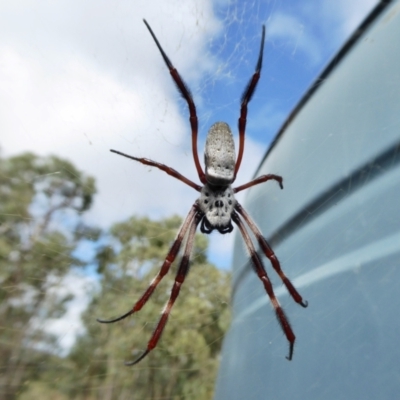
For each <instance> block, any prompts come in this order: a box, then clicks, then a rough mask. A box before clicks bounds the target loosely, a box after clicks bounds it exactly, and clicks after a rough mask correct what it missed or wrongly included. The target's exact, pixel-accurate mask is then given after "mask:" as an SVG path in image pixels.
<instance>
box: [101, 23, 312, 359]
mask: <svg viewBox="0 0 400 400" xmlns="http://www.w3.org/2000/svg"><path fill="white" fill-rule="evenodd" d="M143 22H144V23H145V25H146V27H147V29H148V30H149V32H150V34H151V36H152V37H153V39H154V41H155V43H156V45H157V47H158V49H159V51H160V53H161V55H162V57H163V59H164V62H165V64H166V65H167V67H168V69H169V72H170V74H171V76H172V79H173V80H174V82H175V84H176V86H177V89H178V91H179V93H180V94H181V96H182V97H183V98H184V99H185V101H186V102H187V105H188V108H189V115H190V118H189V120H190V126H191V129H192V152H193V158H194V163H195V166H196V169H197V173H198V175H199V179H200V182H201V183H202V184H203V186H200V185H198V184H197V183H194V182H192V181H191V180H190V179H188V178H186V177H184V176H183V175H182V174H180V173H179V172H178V171H176V170H174V169H173V168H171V167H168V166H166V165H164V164H160V163H158V162H156V161H152V160H149V159H147V158H137V157H133V156H129V155H127V154H124V153H121V152H120V151H117V150H111V151H112V152H113V153H116V154H119V155H121V156H124V157H127V158H130V159H132V160H135V161H139V162H140V163H142V164H145V165H149V166H151V167H156V168H158V169H160V170H162V171H164V172H166V173H167V174H168V175H171V176H173V177H174V178H176V179H178V180H180V181H182V182H183V183H186V184H187V185H189V186H190V187H192V188H193V189H195V190H197V191H198V192H200V197H199V198H198V199H197V200H196V201H195V203H194V204H193V206H192V208H191V209H190V211H189V214H188V215H187V217H186V219H185V220H184V222H183V224H182V226H181V228H180V230H179V232H178V235H177V237H176V239H175V241H174V243H173V244H172V246H171V248H170V250H169V252H168V254H167V256H166V258H165V261H164V263H163V265H162V266H161V268H160V271H159V272H158V274H157V276H156V277H155V278H154V279H153V280H152V282H151V283H150V285H149V287H148V288H147V290H146V291H145V293H144V294H143V295H142V297H141V298H140V299H139V300H138V301H137V302H136V303H135V304H134V306H133V307H132V309H130V310H129V311H128V312H127V313H125V314H123V315H121V316H120V317H117V318H114V319H110V320H103V319H98V320H97V321H98V322H101V323H113V322H117V321H120V320H122V319H124V318H126V317H128V316H129V315H131V314H133V313H135V312H137V311H139V310H140V309H141V308H142V307H143V306H144V305H145V304H146V302H147V301H148V299H149V298H150V296H151V295H152V293H153V292H154V290H155V289H156V287H157V285H158V284H159V282H160V281H161V279H162V278H163V277H164V276H165V275H166V274H167V272H168V271H169V268H170V266H171V264H172V263H173V261H174V260H175V258H176V257H177V255H178V253H179V250H180V248H181V245H182V242H183V240H184V238H185V237H187V240H186V244H185V248H184V250H183V255H182V259H181V262H180V264H179V267H178V271H177V273H176V277H175V282H174V285H173V287H172V290H171V295H170V298H169V300H168V302H167V304H166V305H165V307H164V310H163V312H162V314H161V318H160V320H159V321H158V323H157V325H156V328H155V330H154V332H153V334H152V336H151V338H150V341H149V342H148V344H147V349H146V350H145V351H144V352H143V353H142V354H141V355H140V357H138V358H137V359H136V360H134V361H131V362H127V363H125V364H126V365H134V364H137V363H138V362H139V361H141V360H142V359H143V358H144V357H146V356H147V354H149V353H150V351H152V350H153V349H154V348H155V347H156V346H157V343H158V341H159V339H160V337H161V334H162V332H163V330H164V328H165V325H166V323H167V320H168V317H169V314H170V312H171V309H172V306H173V305H174V303H175V300H176V299H177V297H178V295H179V291H180V288H181V285H182V284H183V282H184V280H185V278H186V276H187V274H188V271H189V261H190V255H191V252H192V248H193V242H194V237H195V233H196V229H197V226H198V225H199V224H200V230H201V232H202V233H205V234H209V233H211V232H212V231H213V230H214V229H215V230H217V231H218V232H220V233H222V234H225V233H228V232H232V230H233V225H232V220H233V222H234V223H235V224H236V225H237V226H238V228H239V231H240V233H241V234H242V236H243V239H244V242H245V245H246V247H247V249H248V251H249V253H250V258H251V261H252V264H253V267H254V270H255V272H256V273H257V275H258V277H259V278H260V280H261V281H262V283H263V285H264V288H265V290H266V292H267V294H268V296H269V298H270V300H271V303H272V305H273V307H274V310H275V313H276V316H277V319H278V322H279V323H280V325H281V327H282V330H283V332H284V333H285V335H286V338H287V340H288V342H289V355H288V356H287V357H286V358H287V359H288V360H291V359H292V356H293V348H294V342H295V339H296V337H295V335H294V333H293V330H292V328H291V326H290V324H289V321H288V319H287V317H286V315H285V313H284V311H283V309H282V307H281V306H280V304H279V302H278V299H277V298H276V297H275V294H274V290H273V287H272V284H271V281H270V280H269V278H268V275H267V272H266V270H265V267H264V265H263V262H262V260H261V258H260V256H259V255H258V254H257V251H256V249H255V247H254V244H253V242H252V240H251V238H250V235H249V233H248V232H247V229H246V226H245V224H244V222H245V223H246V224H247V225H248V227H249V228H250V230H251V232H252V233H253V234H254V236H255V238H256V239H257V242H258V244H259V246H260V248H261V250H262V251H263V253H264V254H265V256H266V257H267V258H268V259H269V260H270V262H271V264H272V267H273V268H274V269H275V271H276V272H277V274H278V275H279V277H280V278H281V280H282V282H283V283H284V285H285V286H286V288H287V290H288V291H289V293H290V295H291V296H292V298H293V299H294V301H295V302H296V303H298V304H300V305H301V306H303V307H307V305H308V303H307V302H306V301H303V299H302V297H301V296H300V294H299V293H298V292H297V290H296V289H295V287H294V286H293V285H292V283H291V282H290V280H289V279H288V278H287V277H286V275H285V273H284V272H283V271H282V269H281V266H280V264H279V261H278V258H277V257H276V256H275V254H274V252H273V251H272V249H271V247H270V246H269V244H268V242H267V240H266V239H265V238H264V237H263V236H262V233H261V231H260V230H259V229H258V228H257V226H256V224H255V223H254V222H253V220H252V219H251V218H250V216H249V214H248V213H247V212H246V211H245V210H244V209H243V207H242V206H241V205H240V204H239V203H238V202H237V201H236V199H235V196H234V194H235V193H238V192H240V191H241V190H244V189H248V188H250V187H252V186H255V185H258V184H260V183H263V182H266V181H269V180H275V181H277V182H278V183H279V186H280V188H281V189H283V185H282V177H280V176H278V175H272V174H270V175H262V176H259V177H258V178H256V179H254V180H252V181H250V182H248V183H246V184H244V185H241V186H237V187H235V188H232V186H231V185H232V183H233V182H234V181H235V179H236V174H237V172H238V170H239V168H240V164H241V162H242V157H243V150H244V139H245V129H246V121H247V105H248V103H249V102H250V100H251V98H252V96H253V94H254V92H255V89H256V86H257V83H258V81H259V79H260V74H261V67H262V59H263V52H264V41H265V26H263V28H262V36H261V46H260V53H259V56H258V61H257V65H256V69H255V72H254V74H253V76H252V77H251V79H250V81H249V83H248V84H247V86H246V88H245V90H244V93H243V95H242V98H241V107H240V117H239V121H238V127H239V153H238V157H237V159H236V160H235V145H234V141H233V136H232V132H231V130H230V128H229V126H228V124H226V123H225V122H217V123H215V124H214V125H213V126H212V127H211V128H210V130H209V131H208V134H207V139H206V148H205V154H204V156H205V157H204V158H205V160H204V164H205V172H204V171H203V169H202V167H201V165H200V161H199V155H198V152H197V131H198V120H197V114H196V106H195V104H194V102H193V98H192V95H191V93H190V91H189V89H188V88H187V86H186V84H185V83H184V82H183V80H182V78H181V77H180V75H179V73H178V71H177V70H176V69H175V67H174V66H173V65H172V63H171V61H170V60H169V58H168V57H167V55H166V54H165V52H164V50H163V48H162V47H161V45H160V43H159V41H158V39H157V37H156V35H155V34H154V33H153V31H152V29H151V28H150V25H149V24H148V23H147V21H146V20H143ZM243 221H244V222H243Z"/></svg>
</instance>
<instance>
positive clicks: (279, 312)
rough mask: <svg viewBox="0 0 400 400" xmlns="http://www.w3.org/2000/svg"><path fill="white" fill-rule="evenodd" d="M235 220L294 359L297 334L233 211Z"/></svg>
mask: <svg viewBox="0 0 400 400" xmlns="http://www.w3.org/2000/svg"><path fill="white" fill-rule="evenodd" d="M232 219H233V222H234V223H235V224H236V225H237V226H238V227H239V229H240V233H241V234H242V236H243V239H244V242H245V244H246V247H247V249H248V250H249V253H250V257H251V261H252V262H253V265H254V269H255V271H256V273H257V275H258V277H259V278H260V279H261V281H262V283H263V284H264V288H265V290H266V292H267V294H268V296H269V298H270V300H271V303H272V305H273V307H274V309H275V313H276V316H277V319H278V322H279V324H280V325H281V328H282V330H283V332H284V333H285V335H286V338H287V340H288V341H289V355H288V356H287V357H286V358H287V359H288V360H291V359H292V356H293V347H294V342H295V340H296V336H295V335H294V333H293V330H292V328H291V326H290V324H289V321H288V318H287V317H286V315H285V312H284V311H283V308H282V307H281V305H280V304H279V301H278V299H277V298H276V297H275V294H274V289H273V287H272V284H271V281H270V280H269V278H268V275H267V272H266V271H265V268H264V265H263V263H262V261H261V259H260V257H259V255H258V254H257V252H256V249H255V248H254V245H253V242H252V241H251V239H250V235H249V234H248V232H247V230H246V228H245V226H244V224H243V222H242V220H241V219H240V217H239V215H237V214H236V212H233V213H232Z"/></svg>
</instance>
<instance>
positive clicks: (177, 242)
mask: <svg viewBox="0 0 400 400" xmlns="http://www.w3.org/2000/svg"><path fill="white" fill-rule="evenodd" d="M196 212H197V206H196V205H193V207H192V209H191V210H190V211H189V214H188V216H187V217H186V219H185V221H184V223H183V225H182V226H181V229H180V230H179V232H178V235H177V237H176V239H175V242H174V243H173V244H172V246H171V249H170V250H169V253H168V255H167V257H166V259H165V261H164V264H163V265H162V267H161V269H160V271H159V273H158V274H157V276H156V277H155V278H154V279H153V280H152V281H151V283H150V285H149V287H148V288H147V290H146V291H145V292H144V294H143V296H142V297H141V298H140V299H139V300H138V301H137V302H136V303H135V305H134V306H133V307H132V309H131V310H129V311H128V312H127V313H125V314H123V315H121V316H120V317H117V318H113V319H97V321H98V322H101V323H103V324H111V323H113V322H117V321H121V320H122V319H124V318H126V317H128V316H129V315H131V314H133V313H135V312H137V311H139V310H141V309H142V307H143V306H144V305H145V304H146V302H147V300H148V299H149V298H150V296H151V295H152V294H153V292H154V290H155V288H156V287H157V285H158V284H159V283H160V281H161V279H162V278H164V276H165V275H166V274H167V272H168V271H169V268H170V266H171V264H172V263H173V262H174V260H175V258H176V256H177V254H178V253H179V249H180V247H181V244H182V240H183V238H184V237H185V235H186V232H187V230H188V228H189V226H190V224H192V225H193V218H194V216H195V214H196Z"/></svg>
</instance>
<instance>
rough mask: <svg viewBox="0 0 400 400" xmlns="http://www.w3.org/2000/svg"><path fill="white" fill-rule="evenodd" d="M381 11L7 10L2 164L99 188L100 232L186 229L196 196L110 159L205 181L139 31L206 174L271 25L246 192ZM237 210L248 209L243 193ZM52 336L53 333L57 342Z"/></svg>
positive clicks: (100, 0)
mask: <svg viewBox="0 0 400 400" xmlns="http://www.w3.org/2000/svg"><path fill="white" fill-rule="evenodd" d="M376 3H377V1H376V0H352V1H348V0H318V1H316V0H302V1H298V0H250V1H229V0H215V1H210V0H186V1H185V2H182V1H180V0H179V1H178V0H146V1H145V0H136V1H134V2H132V1H130V0H119V1H118V2H116V1H108V0H87V1H84V2H82V1H79V0H68V1H67V0H64V1H57V2H43V1H38V0H36V1H35V0H21V1H18V2H10V1H8V2H6V1H3V2H0V83H1V85H0V87H1V90H0V104H1V107H0V130H1V132H2V134H1V137H0V151H1V152H2V154H3V155H4V156H9V155H14V154H18V153H20V152H22V151H33V152H35V153H37V154H42V155H48V154H55V155H58V156H60V157H64V158H67V159H69V160H71V161H72V162H73V163H75V164H76V166H77V167H78V168H80V169H81V170H83V171H86V172H87V173H88V174H90V175H93V176H95V178H96V180H97V183H98V188H99V192H98V194H97V197H96V201H95V204H94V207H93V210H92V211H91V212H90V214H89V215H88V222H91V223H96V224H99V225H101V226H103V227H105V228H106V227H108V226H110V225H111V224H112V223H114V222H118V221H121V220H125V219H127V218H128V217H130V216H131V215H133V214H136V215H146V216H151V217H154V218H160V217H164V216H168V215H171V214H174V213H175V214H179V215H181V216H184V215H185V214H186V213H187V211H188V210H189V208H190V206H191V204H192V203H193V202H194V201H195V199H196V197H197V192H195V191H194V190H193V189H191V188H189V187H186V186H185V185H183V184H182V183H181V182H178V181H176V180H174V179H172V178H171V177H169V176H167V175H165V174H163V173H162V172H160V171H154V170H152V169H150V168H147V167H144V166H142V165H139V164H136V163H134V162H131V161H129V160H126V159H123V158H122V157H118V156H116V155H115V154H112V153H110V152H109V149H117V150H120V151H123V152H126V153H128V154H132V155H135V156H139V157H148V158H151V159H154V160H157V161H159V162H162V163H165V164H167V165H170V166H171V167H173V168H175V169H177V170H178V171H180V172H181V173H183V174H184V175H186V176H188V177H189V178H190V179H192V180H195V181H198V178H197V177H196V173H195V168H194V165H193V160H192V156H191V150H190V149H191V144H190V127H189V123H188V115H187V107H186V105H185V104H184V103H183V102H182V101H181V99H180V98H179V95H178V94H177V92H176V89H175V86H174V84H173V83H172V81H171V78H170V76H169V73H168V71H167V69H166V67H165V65H164V63H163V61H162V58H161V56H160V54H159V52H158V50H157V48H156V46H155V44H154V42H153V41H152V39H151V37H150V35H149V33H148V31H147V29H146V27H145V25H144V24H143V22H142V19H143V18H146V20H147V21H148V22H149V23H150V25H151V27H152V28H153V30H154V32H155V34H156V35H157V36H158V38H159V40H160V42H161V44H162V46H163V47H164V50H165V51H166V53H167V54H168V56H169V57H170V58H171V60H172V62H173V63H174V65H175V66H176V67H177V68H178V69H179V71H180V73H181V74H182V76H183V78H184V79H185V81H186V82H187V84H188V85H189V87H190V88H191V90H192V92H193V95H194V98H195V101H196V104H197V107H198V116H199V119H200V137H199V149H200V150H201V154H200V158H201V160H202V157H203V155H202V154H203V145H204V141H205V135H206V132H207V130H208V128H209V127H210V126H211V125H212V124H213V123H214V122H216V121H218V120H219V121H221V120H222V121H226V122H228V123H229V124H230V125H231V128H232V130H233V132H234V135H235V136H236V134H237V130H236V125H237V118H238V115H239V103H240V97H241V95H242V92H243V90H244V87H245V85H246V84H247V82H248V80H249V78H250V76H251V75H252V74H253V72H254V67H255V63H256V60H257V55H258V51H259V46H260V36H261V27H262V25H263V24H265V25H266V29H267V37H266V45H265V53H264V63H263V71H262V76H261V80H260V83H259V86H258V88H257V92H256V94H255V96H254V97H253V99H252V101H251V103H250V106H249V114H248V128H247V141H246V148H245V154H244V159H243V163H242V167H241V171H240V173H239V175H238V179H237V184H238V185H240V184H242V183H245V182H246V181H248V180H250V179H251V178H252V176H253V174H254V173H255V171H256V168H257V167H258V165H259V163H260V161H261V159H262V156H263V155H264V154H265V152H266V150H267V149H268V146H269V144H270V143H271V140H272V139H273V137H274V135H275V134H276V132H277V130H278V129H279V127H280V126H281V124H282V123H283V122H284V120H285V118H286V117H287V115H288V114H289V112H290V111H291V110H292V109H293V108H294V107H295V105H296V104H297V102H298V101H299V100H300V98H301V97H302V95H303V94H304V92H305V91H306V90H307V88H308V87H309V86H310V85H311V83H312V82H313V81H314V80H315V78H316V77H317V76H318V74H319V73H320V72H321V71H322V70H323V68H324V66H325V65H326V64H327V63H328V62H329V60H330V59H331V58H332V57H333V55H334V54H335V53H336V52H337V51H338V50H339V49H340V47H341V45H342V44H343V43H344V41H345V40H346V39H347V38H348V37H349V35H350V34H351V33H352V32H353V31H354V29H355V28H356V27H357V26H358V25H359V24H360V22H361V21H362V20H363V19H364V18H365V16H366V15H367V14H368V12H369V11H370V10H371V9H372V8H373V7H374V6H375V5H376ZM271 173H277V174H279V171H271ZM238 197H239V201H243V200H244V193H243V194H241V196H238ZM210 242H211V246H210V253H209V255H210V259H211V261H213V262H214V263H215V264H216V265H218V266H219V267H221V268H229V266H230V261H231V259H230V255H231V252H232V246H233V234H231V235H224V236H222V235H218V234H212V235H211V241H210ZM78 281H79V284H77V282H78ZM68 282H69V283H68V285H69V287H71V288H76V289H77V290H76V291H77V293H78V292H79V291H81V289H80V288H81V287H82V285H84V284H86V283H87V282H85V281H84V279H83V277H82V276H81V277H73V276H72V277H68ZM78 304H79V307H80V308H81V309H82V307H83V306H84V302H82V299H79V298H77V307H78ZM72 311H74V312H75V314H74V316H73V317H72V316H69V317H68V320H69V321H70V323H72V322H71V321H73V320H75V321H76V318H77V316H79V310H78V308H76V307H75V308H73V307H71V312H72ZM57 323H58V324H59V322H57ZM57 326H58V328H54V330H55V331H57V330H62V328H60V327H59V325H57ZM72 331H73V329H71V332H72Z"/></svg>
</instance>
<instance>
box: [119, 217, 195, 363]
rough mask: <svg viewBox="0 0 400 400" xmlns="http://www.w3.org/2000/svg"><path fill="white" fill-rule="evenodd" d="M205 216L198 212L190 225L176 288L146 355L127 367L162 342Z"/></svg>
mask: <svg viewBox="0 0 400 400" xmlns="http://www.w3.org/2000/svg"><path fill="white" fill-rule="evenodd" d="M202 216H203V214H202V213H201V212H197V214H196V215H195V217H194V221H193V222H192V223H191V225H190V229H189V234H188V238H187V242H186V246H185V251H184V253H183V256H182V260H181V263H180V265H179V269H178V272H177V274H176V277H175V282H174V286H173V287H172V290H171V295H170V298H169V300H168V302H167V304H166V305H165V307H164V310H163V312H162V314H161V318H160V320H159V321H158V323H157V326H156V329H155V330H154V332H153V335H152V336H151V339H150V340H149V343H148V344H147V349H146V350H145V351H144V353H143V354H142V355H141V356H140V357H139V358H137V359H136V360H134V361H131V362H126V363H125V365H128V366H130V365H135V364H137V363H138V362H139V361H141V360H143V358H144V357H146V356H147V354H149V353H150V351H152V350H153V349H154V348H155V347H156V346H157V343H158V341H159V340H160V337H161V334H162V332H163V330H164V328H165V325H166V324H167V321H168V317H169V314H170V312H171V309H172V306H173V305H174V303H175V300H176V299H177V297H178V295H179V292H180V290H181V286H182V284H183V282H184V280H185V278H186V276H187V273H188V271H189V261H190V254H191V253H192V248H193V243H194V236H195V234H196V228H197V225H198V224H199V222H200V220H201V218H202Z"/></svg>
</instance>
